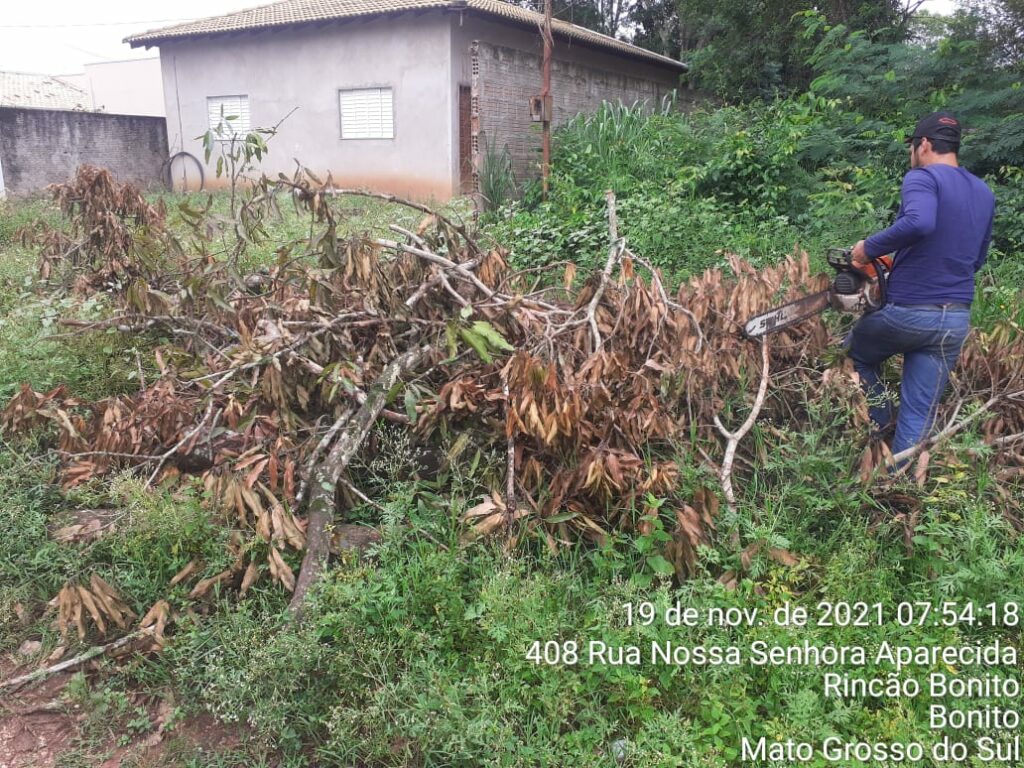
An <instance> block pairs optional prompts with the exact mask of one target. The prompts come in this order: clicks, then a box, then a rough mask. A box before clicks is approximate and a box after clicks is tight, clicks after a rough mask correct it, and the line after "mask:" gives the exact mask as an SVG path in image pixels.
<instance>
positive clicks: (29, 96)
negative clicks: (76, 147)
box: [0, 72, 92, 110]
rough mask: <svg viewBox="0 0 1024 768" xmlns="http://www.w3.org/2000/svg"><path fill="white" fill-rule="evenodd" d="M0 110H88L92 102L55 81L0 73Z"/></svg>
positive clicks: (75, 89) (68, 85) (80, 91)
mask: <svg viewBox="0 0 1024 768" xmlns="http://www.w3.org/2000/svg"><path fill="white" fill-rule="evenodd" d="M0 107H32V108H35V109H77V110H91V109H92V98H91V97H90V96H89V94H88V93H87V92H86V91H84V90H83V89H81V88H79V87H78V86H76V85H72V84H71V83H68V82H66V81H64V80H61V79H60V78H59V77H53V76H51V75H37V74H32V73H29V72H0Z"/></svg>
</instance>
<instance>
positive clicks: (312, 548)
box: [288, 344, 432, 621]
mask: <svg viewBox="0 0 1024 768" xmlns="http://www.w3.org/2000/svg"><path fill="white" fill-rule="evenodd" d="M431 350H432V347H431V345H429V344H423V345H421V346H418V347H413V348H412V349H409V350H406V351H405V352H403V353H402V354H400V355H399V356H398V357H396V358H395V359H394V360H392V361H391V362H390V363H389V364H388V365H387V367H385V368H384V370H383V371H382V372H381V374H380V376H379V377H378V379H377V380H376V381H375V382H374V383H373V386H372V387H371V388H370V391H369V392H367V394H366V401H365V402H364V403H363V404H362V406H361V407H360V408H359V410H358V411H356V413H355V414H354V415H353V416H352V418H351V419H350V420H348V421H347V423H346V424H345V427H344V429H343V431H342V432H341V434H340V435H339V436H338V438H337V440H336V442H335V443H334V446H333V447H332V448H331V451H330V453H328V454H327V457H326V458H325V459H324V460H323V461H322V462H321V463H320V464H319V465H318V466H317V468H316V469H315V470H314V471H313V474H312V478H311V481H310V496H309V515H308V520H309V524H308V527H307V529H306V555H305V557H304V558H303V560H302V568H301V570H300V571H299V577H298V579H297V580H296V582H295V591H294V592H293V593H292V599H291V602H289V604H288V610H289V611H290V612H291V615H292V618H293V619H294V620H296V621H297V620H299V619H301V618H302V605H303V602H304V600H305V598H306V593H307V592H308V591H309V588H310V586H312V585H313V583H314V582H315V581H316V580H317V578H318V577H319V576H320V573H321V571H322V570H323V567H324V565H325V563H326V562H327V556H328V554H329V552H330V531H329V527H330V525H331V523H332V522H333V520H334V508H335V490H336V488H337V486H338V483H339V482H340V481H341V479H342V477H341V476H342V473H343V472H344V471H345V469H346V467H348V465H349V462H350V461H352V459H353V457H354V456H355V455H356V453H357V452H358V451H359V449H360V447H362V444H363V442H364V441H365V440H366V437H367V435H369V433H370V428H371V427H372V426H373V423H374V422H375V421H376V420H377V417H378V416H379V415H380V412H381V411H382V410H383V408H384V403H385V402H386V400H387V396H388V393H389V392H390V391H391V388H392V387H393V386H394V385H395V383H396V382H397V381H398V379H399V378H400V377H401V376H402V375H403V374H405V373H406V372H408V371H411V370H415V369H416V368H417V367H418V366H419V365H420V364H421V363H422V362H423V361H424V360H426V359H428V358H429V356H430V352H431Z"/></svg>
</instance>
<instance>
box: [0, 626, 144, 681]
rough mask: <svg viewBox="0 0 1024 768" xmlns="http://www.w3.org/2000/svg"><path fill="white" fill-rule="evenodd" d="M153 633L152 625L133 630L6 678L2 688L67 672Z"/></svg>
mask: <svg viewBox="0 0 1024 768" xmlns="http://www.w3.org/2000/svg"><path fill="white" fill-rule="evenodd" d="M151 634H153V629H152V628H151V627H147V628H146V629H140V630H138V631H136V632H132V633H131V634H130V635H125V636H124V637H122V638H119V639H117V640H114V641H113V642H112V643H107V644H106V645H95V646H93V647H92V648H90V649H89V650H87V651H86V652H85V653H82V654H79V655H78V656H75V657H74V658H72V659H68V660H66V661H61V662H59V663H57V664H54V665H53V666H50V667H43V668H42V669H37V670H35V671H34V672H29V673H28V674H26V675H21V676H19V677H12V678H11V679H10V680H5V681H4V682H2V683H0V689H4V690H11V691H14V690H17V689H18V688H21V687H22V686H25V685H28V684H29V683H35V682H38V681H39V680H42V679H44V678H47V677H50V676H51V675H56V674H58V673H60V672H66V671H67V670H69V669H75V668H76V667H80V666H82V665H83V664H85V663H86V662H87V661H90V660H92V659H95V658H96V657H97V656H102V655H103V654H105V653H110V652H111V651H116V650H118V649H120V648H124V647H125V646H126V645H128V644H129V643H131V642H132V641H133V640H138V639H139V638H140V637H143V636H145V635H151Z"/></svg>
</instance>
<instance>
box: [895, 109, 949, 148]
mask: <svg viewBox="0 0 1024 768" xmlns="http://www.w3.org/2000/svg"><path fill="white" fill-rule="evenodd" d="M920 138H929V139H933V140H934V139H941V140H942V141H950V142H952V143H954V144H959V143H960V121H959V120H958V119H957V118H956V117H955V116H954V115H953V113H952V112H932V113H931V114H930V115H928V116H927V117H923V118H921V120H920V121H919V122H918V124H917V127H916V128H914V133H913V134H912V135H910V136H907V137H906V138H905V139H904V141H905V142H906V143H907V144H909V143H910V142H911V140H913V139H920Z"/></svg>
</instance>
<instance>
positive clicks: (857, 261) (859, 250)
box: [850, 240, 871, 267]
mask: <svg viewBox="0 0 1024 768" xmlns="http://www.w3.org/2000/svg"><path fill="white" fill-rule="evenodd" d="M850 260H851V261H852V262H853V266H855V267H866V266H867V265H868V264H870V263H871V259H869V258H868V255H867V253H865V252H864V241H863V240H859V241H857V244H856V245H855V246H853V249H852V255H851V257H850Z"/></svg>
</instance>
